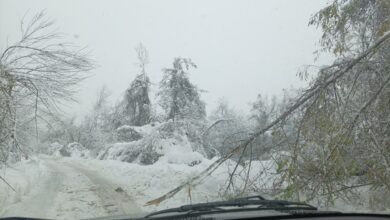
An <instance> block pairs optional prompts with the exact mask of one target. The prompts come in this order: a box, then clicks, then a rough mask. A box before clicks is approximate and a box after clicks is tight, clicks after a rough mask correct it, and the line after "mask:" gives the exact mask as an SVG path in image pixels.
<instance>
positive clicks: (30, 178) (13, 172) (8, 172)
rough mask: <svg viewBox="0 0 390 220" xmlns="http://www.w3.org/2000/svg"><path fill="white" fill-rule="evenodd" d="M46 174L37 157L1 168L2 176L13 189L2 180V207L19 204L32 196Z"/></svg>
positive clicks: (0, 183)
mask: <svg viewBox="0 0 390 220" xmlns="http://www.w3.org/2000/svg"><path fill="white" fill-rule="evenodd" d="M44 172H45V170H44V167H43V166H42V164H41V161H40V160H38V159H37V158H36V157H31V158H30V159H28V160H24V161H20V162H18V163H15V164H12V165H8V166H6V167H3V168H1V174H0V176H1V177H2V178H4V179H5V180H6V181H7V183H9V184H10V185H11V186H12V188H13V189H12V188H11V187H10V186H8V185H7V184H6V183H5V182H4V181H2V180H0V207H4V206H5V205H10V204H14V203H17V202H19V201H21V200H22V199H23V197H25V196H26V195H28V194H30V193H31V190H32V188H33V187H34V186H35V185H36V184H37V182H38V181H39V179H40V177H41V176H42V175H43V173H44ZM14 190H15V191H14ZM0 214H1V213H0ZM0 216H1V215H0Z"/></svg>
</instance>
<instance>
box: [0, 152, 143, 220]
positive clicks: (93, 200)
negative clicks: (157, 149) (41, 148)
mask: <svg viewBox="0 0 390 220" xmlns="http://www.w3.org/2000/svg"><path fill="white" fill-rule="evenodd" d="M33 164H34V165H35V166H39V168H40V170H43V171H42V173H41V175H40V177H39V179H38V180H37V183H35V184H33V185H31V186H29V188H30V189H29V190H28V191H27V192H25V193H23V195H22V196H20V199H18V201H15V202H14V203H12V204H9V205H7V206H3V207H2V208H1V209H0V216H3V217H4V216H29V217H40V218H42V217H45V218H56V219H58V218H60V219H80V218H91V217H101V216H108V215H124V214H136V213H140V212H141V211H140V209H139V208H138V207H137V205H136V203H135V202H134V201H133V199H132V197H131V194H130V192H126V191H125V190H124V189H122V188H120V187H118V186H117V185H115V184H114V183H112V182H111V181H110V180H108V179H105V178H104V177H103V176H100V175H99V174H98V173H96V172H94V171H92V170H90V169H88V168H87V167H85V166H83V165H82V164H80V163H77V162H72V163H70V162H66V161H62V160H56V159H54V158H50V157H40V158H39V161H38V162H36V163H33Z"/></svg>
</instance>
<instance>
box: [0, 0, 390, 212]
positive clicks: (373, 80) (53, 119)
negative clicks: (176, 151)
mask: <svg viewBox="0 0 390 220" xmlns="http://www.w3.org/2000/svg"><path fill="white" fill-rule="evenodd" d="M389 17H390V2H389V1H387V0H377V1H371V0H348V1H344V0H343V1H337V0H335V1H333V2H331V3H330V4H329V5H328V6H326V7H325V8H323V9H322V10H320V11H319V12H318V13H316V14H315V15H314V16H313V17H312V18H311V20H310V22H309V24H310V25H314V26H316V27H318V28H320V29H321V30H322V33H323V34H322V37H321V39H320V45H321V46H320V48H319V50H318V52H319V54H321V52H330V53H333V55H334V57H335V61H334V62H333V63H332V64H330V65H328V66H326V67H321V68H319V69H318V71H317V73H316V74H315V75H310V74H309V72H312V71H309V70H307V71H302V72H301V73H300V76H301V77H302V79H303V80H308V81H309V86H308V87H307V88H305V89H302V90H295V91H288V92H285V93H284V96H283V97H280V98H272V97H271V98H266V97H263V96H261V95H259V97H258V99H257V100H254V102H253V103H252V111H251V113H250V115H248V116H246V115H244V114H241V113H238V112H236V111H235V110H234V109H233V108H232V107H230V106H229V105H228V102H227V101H226V100H225V101H224V100H221V102H220V103H219V105H218V107H217V108H216V109H215V110H213V111H212V114H211V115H209V116H207V115H206V110H205V108H206V106H205V103H204V102H203V101H202V100H201V90H200V89H199V88H198V87H196V86H195V85H194V84H193V83H191V81H190V77H189V76H190V71H191V68H196V65H195V64H194V63H193V62H192V61H191V60H190V59H186V58H175V59H174V60H173V65H172V66H171V67H169V68H166V69H164V70H163V73H162V74H163V79H162V81H161V82H160V83H159V89H158V90H159V91H158V92H157V100H151V99H150V85H151V84H150V79H149V78H148V74H147V70H146V68H145V67H146V65H147V63H148V56H147V51H146V50H145V48H143V47H142V46H140V47H137V49H136V52H137V55H138V60H139V74H138V75H137V76H136V77H135V79H134V80H133V81H132V82H131V83H130V86H129V88H128V89H127V90H126V92H125V95H124V97H123V99H122V100H121V101H120V102H119V103H118V104H116V105H115V106H109V105H108V102H107V98H108V92H107V90H106V89H102V90H101V91H100V92H99V93H98V96H97V101H96V103H95V105H94V107H93V111H92V112H91V113H90V114H88V115H87V116H86V117H85V118H84V119H83V120H82V121H81V123H75V120H71V119H66V120H64V119H59V118H58V117H57V115H56V114H54V113H53V112H54V111H53V109H55V107H56V104H58V101H59V100H69V99H71V97H72V96H71V95H72V91H73V90H72V85H74V83H76V82H78V81H79V80H80V78H82V75H79V73H82V72H85V71H87V70H90V69H91V68H92V67H93V64H92V62H90V61H89V60H88V59H87V58H86V57H85V56H84V55H83V54H80V53H79V52H78V51H77V52H74V51H73V50H66V48H65V49H64V47H63V46H62V47H60V46H58V45H60V44H58V45H57V46H58V47H54V46H52V45H55V44H50V46H42V45H45V44H44V42H46V40H47V39H52V38H55V37H56V35H45V34H40V33H41V32H40V30H42V29H45V28H47V27H48V26H50V24H51V23H48V24H47V23H44V22H43V21H42V20H41V19H42V16H38V17H37V18H35V20H33V22H32V23H31V24H30V26H29V27H30V28H27V29H24V31H25V33H24V34H23V37H22V40H21V41H20V42H18V43H16V44H15V45H13V46H11V47H9V48H7V49H6V50H4V51H3V53H2V55H1V57H0V70H1V75H0V76H1V77H0V79H1V81H0V82H1V84H0V88H1V89H0V92H1V93H0V98H1V99H0V102H1V105H0V110H1V112H0V120H2V121H1V125H0V126H1V130H0V135H1V136H0V149H1V160H2V161H3V162H6V161H7V160H8V159H9V155H10V152H13V153H15V154H16V153H20V152H24V151H28V150H27V146H33V145H31V144H29V143H33V141H34V140H35V141H36V140H38V142H43V143H45V142H52V141H57V142H62V143H64V144H65V143H71V142H79V143H81V144H82V145H84V146H85V147H87V148H89V149H102V148H103V147H104V145H105V144H107V143H112V142H115V141H117V138H118V137H117V136H116V131H117V129H118V128H119V127H121V126H123V125H131V126H143V125H147V124H153V123H171V124H174V123H177V125H178V126H179V125H180V127H181V128H183V129H184V128H185V129H187V130H185V132H184V133H185V134H186V135H187V136H188V137H189V139H190V140H191V141H192V142H193V143H196V146H201V148H197V150H198V151H199V152H202V153H203V154H204V155H205V156H206V157H209V158H211V157H214V156H217V160H215V162H214V163H213V164H212V165H211V166H210V167H209V168H208V169H206V170H205V171H204V172H202V173H200V174H199V175H198V176H195V177H194V178H193V179H192V180H191V181H198V180H204V179H205V177H207V176H209V175H210V174H212V172H213V171H214V170H215V169H216V168H217V167H218V166H220V165H221V164H222V163H225V162H226V161H228V160H229V161H234V162H235V163H236V164H237V166H235V167H238V166H241V167H243V168H244V169H246V170H250V169H251V162H252V161H254V160H260V159H270V158H271V159H273V160H274V161H275V163H276V164H277V169H276V170H277V173H275V176H276V177H277V178H275V179H274V182H273V184H272V189H269V188H267V189H266V188H265V187H262V186H261V185H259V182H261V181H256V180H253V179H250V178H249V175H246V173H249V172H245V171H242V170H241V172H240V173H238V172H237V170H238V169H236V168H235V169H233V170H231V172H230V173H229V179H228V180H227V182H228V183H227V184H226V190H225V192H226V193H229V194H231V195H232V196H239V195H242V194H245V193H249V192H257V193H265V192H266V193H268V194H272V195H273V196H276V197H282V198H288V199H293V200H300V201H317V202H318V203H320V204H322V205H329V204H331V203H332V202H334V201H335V200H337V199H343V200H347V201H348V202H351V203H353V202H357V201H359V200H357V199H356V198H359V196H360V194H359V193H360V192H362V190H363V191H364V192H366V193H367V197H368V198H369V201H370V203H372V204H375V205H376V207H374V206H371V208H377V209H385V208H386V207H389V206H390V201H389V199H388V198H390V185H389V183H390V42H389V38H390V32H389V31H390V20H389ZM42 22H43V23H42ZM34 27H35V28H34ZM31 36H34V37H31ZM37 42H38V44H36V43H37ZM43 61H44V62H43ZM39 119H43V120H46V121H48V122H49V123H47V125H48V126H49V129H46V130H48V131H47V132H44V133H42V132H38V135H39V134H40V135H39V138H37V139H36V138H31V135H30V134H32V133H33V134H35V131H42V130H40V129H39V125H40V124H39V123H37V121H38V120H39ZM179 122H180V123H179ZM182 122H185V123H182ZM167 129H173V130H172V132H174V129H175V126H167ZM187 131H188V132H187ZM36 136H37V135H36V134H35V135H34V136H33V137H36ZM24 139H25V140H24ZM38 146H42V145H41V143H38ZM275 152H279V155H282V156H278V157H274V155H275V154H273V153H275ZM281 152H282V153H281ZM230 159H232V160H230ZM206 179H207V178H206ZM242 179H244V181H245V182H246V184H244V185H242V187H241V185H237V184H235V182H236V181H239V180H240V181H241V180H242ZM191 181H190V182H188V183H185V184H187V185H188V184H192V183H193V182H191ZM183 188H184V185H182V186H179V187H178V188H176V189H175V191H174V192H175V193H176V192H178V191H180V190H181V189H183ZM175 193H168V194H166V195H164V196H162V197H160V198H158V199H157V200H154V201H152V202H151V203H152V204H153V203H159V202H161V201H163V200H164V199H168V198H170V197H172V196H173V195H174V194H175Z"/></svg>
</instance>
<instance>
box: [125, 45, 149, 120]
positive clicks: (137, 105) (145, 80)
mask: <svg viewBox="0 0 390 220" xmlns="http://www.w3.org/2000/svg"><path fill="white" fill-rule="evenodd" d="M136 52H137V56H138V61H139V62H138V66H139V68H140V69H141V73H140V74H138V75H137V76H136V77H135V79H134V80H133V82H131V84H130V87H129V88H128V89H127V91H126V95H125V106H126V107H125V115H126V116H127V118H128V119H129V123H130V124H131V125H135V126H142V125H145V124H147V123H149V122H150V99H149V85H150V80H149V77H148V76H147V74H146V71H145V66H146V65H147V64H148V59H149V58H148V52H147V50H146V49H145V47H144V46H143V45H142V44H140V45H139V46H138V47H137V48H136Z"/></svg>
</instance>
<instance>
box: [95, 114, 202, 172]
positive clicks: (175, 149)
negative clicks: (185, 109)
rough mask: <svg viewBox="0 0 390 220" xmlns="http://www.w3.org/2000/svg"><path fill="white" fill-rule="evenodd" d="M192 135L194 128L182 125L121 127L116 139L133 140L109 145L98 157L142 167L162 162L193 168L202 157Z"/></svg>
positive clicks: (200, 150)
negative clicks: (141, 165)
mask: <svg viewBox="0 0 390 220" xmlns="http://www.w3.org/2000/svg"><path fill="white" fill-rule="evenodd" d="M194 132H196V128H193V127H191V125H189V124H187V123H185V122H165V123H161V124H153V125H145V126H142V127H136V126H122V127H120V128H118V129H117V135H118V136H119V137H120V138H119V140H133V141H125V142H119V143H114V144H110V145H108V146H107V147H106V148H105V149H103V150H102V151H101V152H100V153H99V155H98V157H97V158H98V159H100V160H119V161H123V162H128V163H138V164H143V165H150V164H154V163H156V162H157V161H159V160H164V161H166V162H168V163H178V164H187V165H190V166H193V165H196V164H198V163H201V162H202V161H203V159H204V156H203V155H205V154H204V151H203V148H202V146H201V144H200V141H199V140H197V139H196V138H194V137H196V136H197V135H196V134H194ZM126 135H127V136H126ZM139 137H140V138H139ZM138 138H139V139H138Z"/></svg>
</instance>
